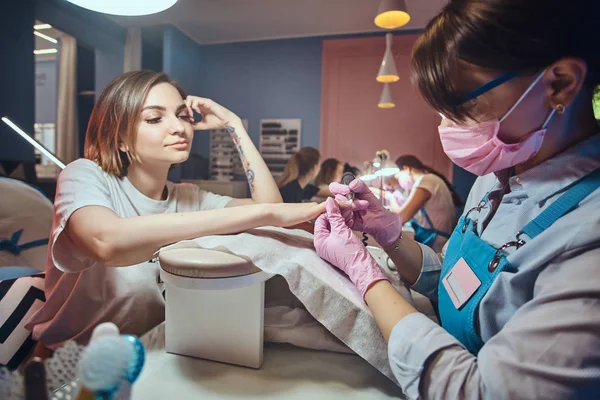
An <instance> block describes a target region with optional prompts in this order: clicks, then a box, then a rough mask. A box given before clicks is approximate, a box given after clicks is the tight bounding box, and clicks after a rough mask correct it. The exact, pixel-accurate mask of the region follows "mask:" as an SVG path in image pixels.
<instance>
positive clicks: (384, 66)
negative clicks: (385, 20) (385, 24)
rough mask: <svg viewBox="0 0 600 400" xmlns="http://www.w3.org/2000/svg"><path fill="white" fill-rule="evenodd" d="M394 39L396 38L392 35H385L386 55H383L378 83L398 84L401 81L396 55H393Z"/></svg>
mask: <svg viewBox="0 0 600 400" xmlns="http://www.w3.org/2000/svg"><path fill="white" fill-rule="evenodd" d="M393 37H394V36H393V35H392V34H391V33H388V34H387V35H385V43H386V46H385V54H384V55H383V60H382V61H381V66H380V67H379V73H378V74H377V82H381V83H388V82H398V81H399V80H400V77H399V76H398V71H397V70H396V61H395V60H394V55H393V54H392V39H393Z"/></svg>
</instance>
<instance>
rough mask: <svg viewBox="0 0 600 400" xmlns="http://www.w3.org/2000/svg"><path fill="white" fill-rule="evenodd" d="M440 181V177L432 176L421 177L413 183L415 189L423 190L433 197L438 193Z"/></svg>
mask: <svg viewBox="0 0 600 400" xmlns="http://www.w3.org/2000/svg"><path fill="white" fill-rule="evenodd" d="M440 180H441V178H440V177H438V176H435V175H433V174H427V175H423V177H422V178H421V179H419V180H418V181H417V182H416V183H415V187H416V188H421V189H425V190H427V191H428V192H429V193H431V195H432V196H433V195H434V194H436V193H437V192H438V188H439V184H440ZM442 182H443V181H442Z"/></svg>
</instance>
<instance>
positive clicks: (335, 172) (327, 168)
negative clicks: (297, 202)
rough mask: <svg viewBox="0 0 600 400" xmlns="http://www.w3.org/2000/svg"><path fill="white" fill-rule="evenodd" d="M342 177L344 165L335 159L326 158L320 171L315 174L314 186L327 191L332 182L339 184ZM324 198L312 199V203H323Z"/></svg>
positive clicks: (316, 197)
mask: <svg viewBox="0 0 600 400" xmlns="http://www.w3.org/2000/svg"><path fill="white" fill-rule="evenodd" d="M343 175H344V164H342V163H341V162H340V161H339V160H337V159H335V158H328V159H327V160H325V161H323V162H322V163H321V170H320V171H319V173H318V174H317V177H316V178H315V185H316V186H317V187H318V188H319V189H320V190H327V191H329V184H330V183H332V182H338V183H340V182H341V181H342V176H343ZM325 199H326V196H325V197H320V196H315V197H313V199H312V200H313V201H316V202H318V203H320V202H322V201H325Z"/></svg>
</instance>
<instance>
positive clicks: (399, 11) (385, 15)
mask: <svg viewBox="0 0 600 400" xmlns="http://www.w3.org/2000/svg"><path fill="white" fill-rule="evenodd" d="M409 21H410V15H409V14H408V10H407V9H406V2H405V1H404V0H381V3H379V9H378V10H377V16H376V17H375V25H377V26H378V27H380V28H383V29H397V28H400V27H401V26H404V25H406V24H408V22H409Z"/></svg>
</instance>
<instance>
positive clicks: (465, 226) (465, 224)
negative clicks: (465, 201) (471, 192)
mask: <svg viewBox="0 0 600 400" xmlns="http://www.w3.org/2000/svg"><path fill="white" fill-rule="evenodd" d="M485 207H487V201H485V200H483V199H482V200H481V201H480V202H479V204H477V206H476V207H473V208H471V209H470V210H469V211H467V213H466V214H465V223H464V224H463V228H462V233H465V232H466V231H467V225H468V223H467V219H468V218H469V214H471V213H472V212H473V211H477V212H480V211H481V210H483V209H484V208H485ZM473 223H474V224H477V220H473Z"/></svg>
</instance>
